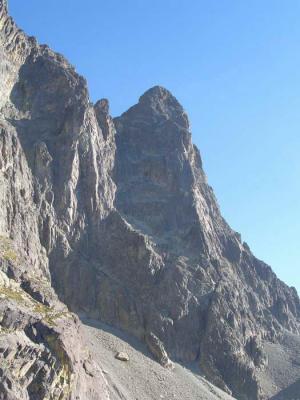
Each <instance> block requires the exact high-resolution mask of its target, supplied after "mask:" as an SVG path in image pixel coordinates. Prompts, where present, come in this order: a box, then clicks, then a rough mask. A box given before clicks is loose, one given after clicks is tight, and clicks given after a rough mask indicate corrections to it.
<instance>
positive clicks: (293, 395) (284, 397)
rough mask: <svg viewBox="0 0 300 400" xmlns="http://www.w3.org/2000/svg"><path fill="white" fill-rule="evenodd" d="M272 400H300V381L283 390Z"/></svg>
mask: <svg viewBox="0 0 300 400" xmlns="http://www.w3.org/2000/svg"><path fill="white" fill-rule="evenodd" d="M270 400H300V379H298V381H297V382H295V383H293V384H292V385H290V386H288V387H287V388H285V389H283V390H281V392H279V393H277V394H276V395H275V396H273V397H271V399H270Z"/></svg>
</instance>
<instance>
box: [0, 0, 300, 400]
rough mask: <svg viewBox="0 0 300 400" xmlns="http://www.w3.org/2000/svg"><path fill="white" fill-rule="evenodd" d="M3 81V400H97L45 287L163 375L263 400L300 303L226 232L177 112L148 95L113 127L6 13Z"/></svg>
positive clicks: (61, 65)
mask: <svg viewBox="0 0 300 400" xmlns="http://www.w3.org/2000/svg"><path fill="white" fill-rule="evenodd" d="M0 82H1V84H0V94H1V95H0V133H1V134H0V154H1V159H0V187H1V191H0V204H1V207H0V234H1V235H2V236H1V238H2V241H3V245H2V250H1V251H2V252H1V253H0V255H1V257H0V270H1V279H0V293H1V297H2V298H3V299H4V301H2V302H1V314H0V315H1V316H4V317H3V318H2V322H0V326H1V332H0V344H1V346H0V347H1V348H0V359H1V358H2V359H5V360H6V361H5V362H6V363H7V368H6V369H5V368H4V372H3V373H2V376H0V381H1V382H2V383H1V385H2V386H3V387H4V388H5V393H8V394H7V397H4V398H11V399H13V398H14V397H13V391H12V390H11V389H9V386H10V385H9V383H8V382H9V381H10V382H11V381H13V382H15V385H18V395H17V396H16V397H17V398H19V399H23V398H24V399H27V398H30V399H31V398H38V399H39V398H40V399H42V398H45V393H47V396H48V397H49V398H50V397H51V396H52V397H51V398H60V397H59V396H60V395H61V393H64V394H65V397H66V398H73V397H72V396H74V398H76V396H79V398H81V397H80V396H82V398H89V399H92V398H101V399H102V398H106V396H107V393H106V389H105V382H104V378H103V377H102V375H101V372H100V371H99V369H98V368H97V366H95V365H92V364H93V363H92V361H90V360H89V359H88V356H87V355H84V352H83V350H82V348H81V347H80V345H79V344H78V343H77V344H76V346H74V340H75V339H74V338H76V335H80V324H79V323H78V321H77V319H76V318H75V317H74V316H72V314H69V313H68V311H67V310H66V309H65V308H64V306H63V304H62V303H61V302H60V301H59V300H58V299H57V297H56V295H55V293H54V290H53V289H52V287H54V289H55V291H56V293H57V294H58V296H59V298H60V300H61V301H63V302H64V303H65V304H67V305H68V306H69V307H70V309H71V310H72V311H75V312H79V313H83V314H85V315H87V316H89V317H92V318H95V319H99V320H101V321H104V322H106V323H109V324H111V325H114V326H116V327H118V328H122V329H123V330H125V331H127V332H129V333H131V334H133V335H135V336H137V337H138V338H139V339H141V340H142V341H145V342H146V343H147V345H148V347H149V349H150V350H151V352H152V353H153V354H154V355H155V357H156V358H157V359H158V361H160V362H161V363H162V364H164V365H166V366H170V365H171V361H170V359H173V360H177V361H180V362H183V363H191V362H196V363H198V364H199V365H200V367H201V369H202V371H203V372H204V373H205V375H206V376H207V377H208V378H209V379H210V380H211V381H212V382H213V383H215V384H217V385H218V386H220V387H221V388H223V389H225V390H227V391H228V392H232V393H233V394H234V395H235V396H237V398H239V399H249V400H250V399H259V398H262V397H263V395H264V388H263V385H262V382H261V381H260V378H259V376H260V375H259V374H258V372H259V371H260V370H262V369H266V368H267V359H266V356H265V355H264V351H263V347H262V343H263V341H265V340H269V341H272V342H279V341H280V338H281V336H282V335H283V332H284V331H285V330H287V331H289V332H291V333H294V334H296V335H299V333H300V331H299V329H300V324H299V319H300V304H299V298H298V296H297V293H296V291H295V290H294V289H291V288H289V287H287V286H286V285H285V284H284V283H282V282H281V281H279V280H278V279H277V277H276V276H275V274H274V273H273V272H272V270H271V268H270V267H269V266H267V265H265V264H264V263H263V262H261V261H259V260H257V259H256V258H255V257H254V256H253V255H252V253H251V251H250V249H249V248H248V246H247V245H246V244H245V243H242V242H241V238H240V235H239V234H237V233H236V232H234V231H233V230H232V229H231V228H230V227H229V226H228V225H227V223H226V222H225V221H224V219H223V218H222V216H221V214H220V211H219V208H218V205H217V202H216V200H215V197H214V194H213V191H212V189H211V188H210V187H209V185H208V184H207V180H206V177H205V174H204V172H203V169H202V163H201V157H200V154H199V151H198V149H197V148H196V147H195V146H193V144H192V142H191V133H190V129H189V122H188V117H187V115H186V113H185V112H184V110H183V108H182V106H181V105H180V104H179V103H178V101H177V100H176V99H175V98H174V97H173V96H172V95H171V93H169V92H168V91H167V90H166V89H164V88H161V87H154V88H152V89H150V90H149V91H147V92H146V93H145V94H144V95H143V96H142V97H141V98H140V100H139V102H138V104H137V105H135V106H133V107H132V108H131V109H129V110H128V111H127V112H126V113H124V114H123V115H122V116H121V117H119V118H116V119H115V120H114V121H113V120H112V118H111V117H110V115H109V107H108V101H107V100H104V99H103V100H100V101H99V102H97V103H96V104H95V105H92V104H91V103H90V101H89V95H88V91H87V87H86V82H85V80H84V79H83V78H82V77H80V76H79V75H78V74H77V73H76V72H75V70H74V69H73V67H72V66H70V64H69V63H68V62H67V61H66V60H65V59H64V58H63V57H62V56H61V55H59V54H56V53H54V52H53V51H52V50H50V49H49V48H48V47H47V46H40V45H38V44H37V42H36V40H35V39H34V38H28V37H27V36H26V35H25V34H24V33H23V32H22V31H19V30H18V28H17V27H16V25H15V24H14V22H13V21H12V19H11V18H10V17H9V16H8V15H7V4H6V2H5V1H1V0H0ZM14 248H16V249H17V253H16V254H17V255H15V250H11V249H14ZM51 285H52V287H51ZM16 293H17V294H16ZM20 315H22V317H21V321H23V322H22V324H21V325H16V324H15V322H14V321H15V320H19V319H20V318H19V316H20ZM7 321H9V322H7ZM49 338H50V339H49ZM53 338H55V343H56V344H55V345H53V340H54V339H53ZM57 338H58V339H57ZM72 338H73V339H72ZM16 340H19V341H20V343H21V348H20V352H19V353H18V354H17V355H16V354H15V353H12V349H13V348H14V343H16ZM2 343H9V344H8V346H6V347H5V346H3V345H2ZM36 346H39V349H40V348H43V350H42V351H40V350H39V351H37V350H36ZM57 346H60V347H59V349H58V348H57ZM28 348H30V351H32V352H33V354H34V356H33V357H32V358H31V359H30V360H31V361H30V365H29V364H28V363H29V361H28V360H27V358H26V357H27V355H26V354H28V351H27V349H28ZM7 349H8V350H9V351H6V350H7ZM62 349H63V350H62ZM62 352H63V356H62ZM8 353H9V354H11V356H10V357H9V358H8V356H7V354H8ZM16 357H17V358H18V359H20V360H21V361H22V362H24V363H25V364H26V365H27V366H28V368H27V367H26V368H25V369H24V371H25V372H24V374H25V375H24V374H23V373H22V374H23V375H22V374H21V375H20V372H19V370H20V368H19V364H17V363H14V365H15V368H16V370H17V372H16V373H15V374H11V369H10V367H11V365H12V360H13V358H16ZM51 357H52V358H53V360H54V361H51ZM24 360H25V361H24ZM32 360H35V361H34V362H33V364H32ZM65 360H67V367H66V362H65ZM55 362H56V363H57V364H58V365H59V368H58V369H57V370H55V374H56V375H55V374H53V371H52V370H53V364H54V363H55ZM31 365H33V367H32V366H31ZM41 365H42V366H43V368H44V371H48V372H44V373H43V374H42V373H41V377H40V376H39V375H38V377H37V378H35V379H37V381H35V380H34V378H33V376H34V375H35V376H36V369H34V368H37V369H38V367H39V366H41ZM87 365H90V366H88V367H87ZM91 365H92V366H91ZM30 368H33V371H34V374H33V373H32V374H29V373H28V370H30ZM91 369H92V370H93V371H94V372H93V373H88V372H87V371H90V370H91ZM66 370H67V372H66ZM17 374H19V376H18V378H16V377H15V376H16V375H17ZM47 374H50V375H51V379H50V378H49V376H48V375H47ZM24 376H26V378H24ZM53 376H54V377H53ZM95 379H96V381H98V382H102V383H101V384H96V385H95V381H94V380H95ZM40 380H42V382H44V383H43V385H42V387H43V388H44V389H43V390H44V392H39V391H38V389H37V384H38V383H39V382H40ZM3 382H4V383H3ZM66 388H68V390H67V389H66ZM2 390H4V389H2ZM9 396H11V397H9ZM18 396H19V397H18ZM32 396H36V397H32ZM43 396H44V397H43ZM53 396H54V397H53ZM55 396H56V397H55ZM68 396H69V397H68ZM84 396H86V397H84ZM93 396H94V397H93ZM97 396H98V397H97Z"/></svg>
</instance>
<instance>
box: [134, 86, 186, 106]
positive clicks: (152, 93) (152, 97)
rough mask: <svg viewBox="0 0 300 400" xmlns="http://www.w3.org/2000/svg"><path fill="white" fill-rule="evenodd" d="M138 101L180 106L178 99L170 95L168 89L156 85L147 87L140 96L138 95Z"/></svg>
mask: <svg viewBox="0 0 300 400" xmlns="http://www.w3.org/2000/svg"><path fill="white" fill-rule="evenodd" d="M139 102H140V103H156V102H157V103H158V102H162V103H167V104H168V103H170V104H174V105H176V106H178V107H181V108H182V106H181V105H180V104H179V102H178V100H177V99H176V98H175V97H174V96H173V95H172V93H171V92H170V91H169V90H168V89H166V88H164V87H163V86H158V85H157V86H153V87H152V88H150V89H148V90H147V91H146V92H145V93H144V94H143V95H142V96H140V98H139Z"/></svg>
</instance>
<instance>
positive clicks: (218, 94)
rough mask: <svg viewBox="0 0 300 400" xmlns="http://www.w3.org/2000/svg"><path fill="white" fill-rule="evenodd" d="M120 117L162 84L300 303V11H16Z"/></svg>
mask: <svg viewBox="0 0 300 400" xmlns="http://www.w3.org/2000/svg"><path fill="white" fill-rule="evenodd" d="M10 10H11V14H12V15H13V16H14V17H15V19H16V21H17V22H18V24H19V25H20V26H21V27H22V28H23V29H25V30H26V31H27V32H28V33H29V34H32V35H34V36H36V37H37V38H38V39H39V42H40V43H47V44H49V45H50V46H51V47H52V48H53V49H54V50H56V51H59V52H61V53H63V54H64V55H65V56H66V57H67V58H68V59H69V60H70V61H71V63H72V64H73V65H74V66H75V67H76V69H77V70H78V71H79V72H80V73H81V74H83V75H84V76H85V77H86V78H87V80H88V84H89V87H90V93H91V98H92V99H93V100H97V99H99V98H102V97H107V98H109V99H110V102H111V111H112V113H113V115H114V116H116V115H118V114H120V113H122V112H123V111H125V110H126V109H127V108H128V107H129V106H131V105H133V104H134V103H136V101H137V99H138V97H139V96H140V95H141V94H142V93H143V92H144V91H145V90H147V89H148V88H149V87H151V86H153V85H157V84H159V85H163V86H165V87H166V88H168V89H169V90H171V91H172V92H173V94H174V95H175V96H176V97H177V98H178V99H179V101H180V102H181V103H182V104H183V105H184V107H185V109H186V110H187V112H188V114H189V116H190V120H191V123H192V131H193V140H194V142H195V144H196V145H197V146H198V147H199V148H200V150H201V154H202V157H203V160H204V167H205V170H206V172H207V175H208V179H209V182H210V184H211V185H212V186H213V188H214V190H215V193H216V195H217V198H218V200H219V204H220V206H221V210H222V212H223V215H224V216H225V218H226V219H227V220H228V222H229V223H230V225H231V226H232V227H233V228H234V229H235V230H237V231H239V232H240V233H241V234H242V237H243V239H244V240H245V241H246V242H247V243H248V244H249V245H250V247H251V248H252V250H253V251H254V253H255V254H256V256H257V257H259V258H261V259H263V260H264V261H266V262H267V263H269V264H270V265H271V266H272V267H273V268H274V270H275V271H276V272H277V274H278V275H279V277H280V278H281V279H283V280H285V281H286V282H287V283H288V284H289V285H292V286H296V287H297V289H298V291H299V292H300V273H299V271H300V268H299V267H300V244H299V236H300V233H299V231H300V201H299V197H300V179H299V176H300V158H299V154H300V24H299V19H300V2H299V1H298V0H288V1H283V0H281V1H279V0H264V1H262V0H251V1H241V0H226V1H219V0H206V1H204V0H184V1H183V0H85V1H82V0H51V1H40V0H26V1H21V0H10Z"/></svg>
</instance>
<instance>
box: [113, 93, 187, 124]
mask: <svg viewBox="0 0 300 400" xmlns="http://www.w3.org/2000/svg"><path fill="white" fill-rule="evenodd" d="M137 114H139V115H140V117H139V118H143V119H144V121H145V123H147V121H148V122H149V123H151V124H155V125H159V124H161V123H164V122H166V121H169V122H170V123H174V124H178V126H181V127H182V128H183V129H186V130H189V120H188V116H187V114H186V112H185V111H184V109H183V107H182V105H181V104H180V103H179V102H178V100H177V99H176V97H175V96H173V95H172V93H171V92H170V91H168V90H167V89H165V88H163V87H162V86H154V87H152V88H150V89H149V90H147V91H146V92H145V93H144V94H143V95H142V96H141V97H140V98H139V101H138V103H137V104H136V105H134V106H133V107H131V108H130V109H129V110H128V111H126V112H125V113H123V114H122V116H121V117H122V118H127V117H128V118H130V117H131V116H132V115H137ZM115 120H116V121H120V120H121V119H120V118H116V119H115Z"/></svg>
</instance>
